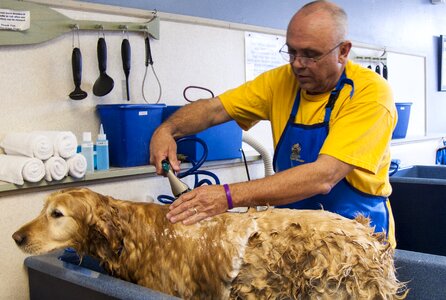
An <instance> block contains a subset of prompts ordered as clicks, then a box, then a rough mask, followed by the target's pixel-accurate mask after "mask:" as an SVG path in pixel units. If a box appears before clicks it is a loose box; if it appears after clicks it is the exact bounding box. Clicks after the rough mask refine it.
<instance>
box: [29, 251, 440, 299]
mask: <svg viewBox="0 0 446 300" xmlns="http://www.w3.org/2000/svg"><path fill="white" fill-rule="evenodd" d="M61 254H62V252H54V253H51V254H46V255H40V256H30V257H28V258H26V259H25V265H26V266H27V267H28V275H29V289H30V299H31V300H35V299H64V300H78V299H95V300H102V299H131V300H145V299H156V300H159V299H167V300H171V299H179V298H175V297H172V296H169V295H166V294H162V293H159V292H156V291H153V290H150V289H148V288H145V287H142V286H139V285H136V284H133V283H130V282H126V281H123V280H120V279H117V278H114V277H111V276H108V275H106V274H103V273H102V271H101V270H100V269H97V266H94V265H95V264H97V262H95V261H94V260H93V259H91V258H88V257H86V258H84V260H83V261H82V264H81V265H77V264H72V263H69V262H64V261H61V260H60V259H59V257H60V256H61ZM84 264H88V265H90V267H92V266H93V267H92V268H93V269H96V270H91V269H88V268H86V267H84V266H83V265H84ZM395 265H396V268H397V277H398V279H399V280H401V281H404V282H408V287H409V288H410V292H409V295H408V297H407V298H406V299H409V300H411V299H414V300H415V299H416V300H424V299H425V300H432V299H446V286H445V284H444V282H445V281H446V257H445V256H438V255H431V254H425V253H418V252H413V251H406V250H398V249H397V250H396V252H395Z"/></svg>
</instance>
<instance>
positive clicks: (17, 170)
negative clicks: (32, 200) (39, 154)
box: [0, 154, 45, 185]
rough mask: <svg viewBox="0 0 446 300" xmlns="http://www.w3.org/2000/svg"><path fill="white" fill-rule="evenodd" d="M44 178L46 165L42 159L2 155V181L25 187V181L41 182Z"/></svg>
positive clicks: (0, 171)
mask: <svg viewBox="0 0 446 300" xmlns="http://www.w3.org/2000/svg"><path fill="white" fill-rule="evenodd" d="M44 176H45V165H44V164H43V162H42V161H41V160H40V159H37V158H33V157H26V156H19V155H5V154H0V180H3V181H7V182H11V183H15V184H19V185H23V184H24V180H25V181H29V182H39V181H40V180H42V178H43V177H44Z"/></svg>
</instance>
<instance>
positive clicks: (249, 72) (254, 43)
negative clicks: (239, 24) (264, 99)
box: [245, 32, 286, 81]
mask: <svg viewBox="0 0 446 300" xmlns="http://www.w3.org/2000/svg"><path fill="white" fill-rule="evenodd" d="M283 44H285V37H284V36H276V35H271V34H261V33H254V32H245V67H246V78H245V79H246V81H248V80H252V79H254V78H255V77H257V76H258V75H260V74H261V73H263V72H265V71H267V70H270V69H273V68H275V67H278V66H281V65H283V64H285V63H286V61H284V60H283V59H282V57H281V56H280V54H279V50H280V48H281V47H282V46H283Z"/></svg>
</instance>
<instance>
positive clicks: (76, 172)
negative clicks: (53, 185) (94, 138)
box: [67, 153, 87, 178]
mask: <svg viewBox="0 0 446 300" xmlns="http://www.w3.org/2000/svg"><path fill="white" fill-rule="evenodd" d="M67 164H68V174H69V175H70V176H72V177H74V178H82V177H84V176H85V173H86V172H87V160H86V159H85V157H84V156H83V155H82V154H79V153H77V154H75V155H74V156H72V157H70V158H69V159H67Z"/></svg>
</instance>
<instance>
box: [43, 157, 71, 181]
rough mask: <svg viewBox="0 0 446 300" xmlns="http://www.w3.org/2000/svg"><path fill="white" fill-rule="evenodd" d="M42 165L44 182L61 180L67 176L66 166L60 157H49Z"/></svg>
mask: <svg viewBox="0 0 446 300" xmlns="http://www.w3.org/2000/svg"><path fill="white" fill-rule="evenodd" d="M44 164H45V180H46V181H53V179H54V180H61V179H63V178H64V177H65V176H67V174H68V164H67V162H66V161H65V159H63V158H62V157H59V156H53V157H50V158H49V159H48V160H47V161H45V163H44Z"/></svg>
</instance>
